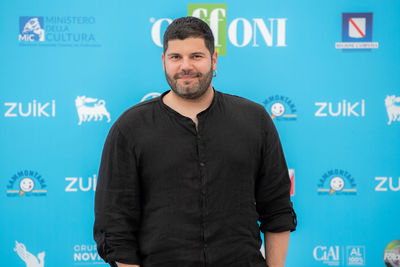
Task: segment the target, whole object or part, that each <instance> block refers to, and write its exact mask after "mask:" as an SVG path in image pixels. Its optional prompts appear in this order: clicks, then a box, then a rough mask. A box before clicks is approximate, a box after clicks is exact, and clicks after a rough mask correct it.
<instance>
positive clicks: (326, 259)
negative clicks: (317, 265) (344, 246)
mask: <svg viewBox="0 0 400 267" xmlns="http://www.w3.org/2000/svg"><path fill="white" fill-rule="evenodd" d="M313 256H314V259H315V260H316V261H320V262H322V263H324V264H327V265H339V264H340V259H341V258H340V247H339V246H316V247H315V248H314V250H313Z"/></svg>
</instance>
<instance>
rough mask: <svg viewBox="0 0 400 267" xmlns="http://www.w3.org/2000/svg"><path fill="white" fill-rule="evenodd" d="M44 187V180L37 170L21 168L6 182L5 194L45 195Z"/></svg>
mask: <svg viewBox="0 0 400 267" xmlns="http://www.w3.org/2000/svg"><path fill="white" fill-rule="evenodd" d="M46 188H47V185H46V182H45V180H44V179H43V177H42V176H41V175H40V174H39V173H38V172H36V171H33V170H23V171H19V172H17V173H16V174H14V175H13V176H11V179H10V180H9V181H8V184H7V196H8V197H16V196H20V197H22V196H26V197H30V196H35V197H40V196H46V195H47V190H46Z"/></svg>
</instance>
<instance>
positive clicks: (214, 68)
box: [212, 51, 218, 70]
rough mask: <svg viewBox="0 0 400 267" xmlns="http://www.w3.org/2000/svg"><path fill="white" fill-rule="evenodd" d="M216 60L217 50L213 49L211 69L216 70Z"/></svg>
mask: <svg viewBox="0 0 400 267" xmlns="http://www.w3.org/2000/svg"><path fill="white" fill-rule="evenodd" d="M217 60H218V54H217V51H214V54H213V55H212V62H213V70H217Z"/></svg>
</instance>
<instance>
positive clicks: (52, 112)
mask: <svg viewBox="0 0 400 267" xmlns="http://www.w3.org/2000/svg"><path fill="white" fill-rule="evenodd" d="M4 106H5V107H6V110H5V112H4V117H42V118H44V117H55V116H56V101H55V100H51V101H49V102H40V101H37V100H35V99H34V100H33V101H31V102H28V103H25V102H5V103H4Z"/></svg>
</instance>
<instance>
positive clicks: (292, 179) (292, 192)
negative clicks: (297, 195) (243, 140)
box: [289, 169, 295, 196]
mask: <svg viewBox="0 0 400 267" xmlns="http://www.w3.org/2000/svg"><path fill="white" fill-rule="evenodd" d="M289 177H290V183H291V187H290V195H291V196H294V191H295V190H294V189H295V187H294V169H289Z"/></svg>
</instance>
